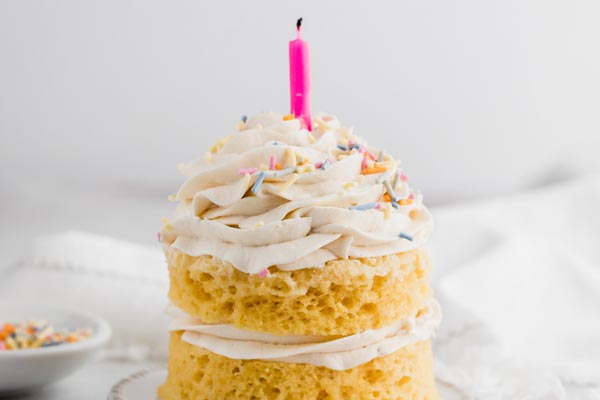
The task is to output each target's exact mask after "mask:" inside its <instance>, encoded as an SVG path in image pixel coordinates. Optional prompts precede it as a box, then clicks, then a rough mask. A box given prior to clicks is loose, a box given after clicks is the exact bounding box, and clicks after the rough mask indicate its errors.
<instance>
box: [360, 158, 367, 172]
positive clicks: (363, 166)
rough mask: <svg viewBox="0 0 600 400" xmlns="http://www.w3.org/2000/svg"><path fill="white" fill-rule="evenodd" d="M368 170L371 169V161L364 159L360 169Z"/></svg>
mask: <svg viewBox="0 0 600 400" xmlns="http://www.w3.org/2000/svg"><path fill="white" fill-rule="evenodd" d="M367 168H369V159H368V158H367V157H363V159H362V163H361V165H360V169H362V170H366V169H367Z"/></svg>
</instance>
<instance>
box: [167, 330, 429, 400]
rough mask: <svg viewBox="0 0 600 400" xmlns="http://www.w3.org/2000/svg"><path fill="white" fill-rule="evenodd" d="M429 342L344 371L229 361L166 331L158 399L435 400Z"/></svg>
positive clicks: (175, 333)
mask: <svg viewBox="0 0 600 400" xmlns="http://www.w3.org/2000/svg"><path fill="white" fill-rule="evenodd" d="M431 360H432V357H431V346H430V343H429V341H424V342H418V343H416V344H413V345H410V346H407V347H404V348H402V349H400V350H398V351H397V352H395V353H392V354H389V355H387V356H385V357H381V358H376V359H374V360H371V361H369V362H368V363H366V364H363V365H360V366H358V367H355V368H352V369H349V370H346V371H335V370H331V369H328V368H325V367H317V366H314V365H310V364H293V363H284V362H276V361H260V360H232V359H230V358H226V357H223V356H220V355H218V354H215V353H212V352H210V351H208V350H206V349H203V348H200V347H196V346H192V345H190V344H188V343H186V342H184V341H182V340H181V333H180V332H174V333H172V334H171V344H170V356H169V375H168V378H167V381H166V382H165V383H164V384H163V385H162V386H160V388H159V389H158V395H159V398H160V399H161V400H186V399H189V400H216V399H219V400H301V399H310V400H354V399H356V400H370V399H374V400H392V399H394V400H435V399H438V395H437V392H436V389H435V383H434V378H433V371H432V361H431Z"/></svg>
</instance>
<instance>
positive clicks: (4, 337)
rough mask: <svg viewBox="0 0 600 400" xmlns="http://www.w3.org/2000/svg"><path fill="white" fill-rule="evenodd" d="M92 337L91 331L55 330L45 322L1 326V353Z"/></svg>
mask: <svg viewBox="0 0 600 400" xmlns="http://www.w3.org/2000/svg"><path fill="white" fill-rule="evenodd" d="M91 335H92V331H91V330H90V329H76V330H67V329H62V330H59V331H57V330H55V329H54V327H52V326H51V325H49V324H48V323H47V322H45V321H29V322H19V323H14V324H11V323H9V322H6V323H4V324H3V325H0V351H8V350H20V349H36V348H40V347H49V346H55V345H59V344H63V343H74V342H78V341H80V340H83V339H86V338H88V337H90V336H91Z"/></svg>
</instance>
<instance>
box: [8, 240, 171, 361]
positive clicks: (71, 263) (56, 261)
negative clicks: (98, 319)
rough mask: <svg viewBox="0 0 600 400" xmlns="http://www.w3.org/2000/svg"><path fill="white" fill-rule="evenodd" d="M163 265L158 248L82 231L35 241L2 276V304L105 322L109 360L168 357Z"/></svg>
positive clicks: (165, 277)
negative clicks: (43, 307) (66, 311)
mask: <svg viewBox="0 0 600 400" xmlns="http://www.w3.org/2000/svg"><path fill="white" fill-rule="evenodd" d="M167 290H168V276H167V266H166V262H165V259H164V255H163V254H162V252H161V250H160V247H159V246H158V244H157V246H156V247H147V246H142V245H138V244H133V243H129V242H125V241H121V240H116V239H112V238H107V237H104V236H98V235H93V234H89V233H84V232H67V233H64V234H59V235H56V236H49V237H43V238H40V239H38V240H36V241H34V242H33V243H32V245H31V248H30V249H29V250H28V251H27V254H25V255H24V256H22V257H21V259H20V260H19V261H18V262H17V263H15V264H14V265H12V266H10V267H8V269H6V270H4V271H3V279H1V280H0V299H6V300H11V301H22V302H30V303H31V302H44V303H45V304H50V305H56V306H63V307H69V308H75V309H79V310H82V311H87V312H92V313H94V314H97V315H100V316H102V317H103V318H105V319H106V320H107V321H108V322H109V323H110V325H111V327H112V329H113V337H112V339H111V341H110V345H109V355H110V356H111V357H113V358H123V359H145V358H154V357H159V358H164V357H166V354H167V347H168V344H167V343H168V334H167V325H168V318H167V317H166V315H165V314H164V313H163V310H164V309H165V307H166V305H167V304H168V301H167Z"/></svg>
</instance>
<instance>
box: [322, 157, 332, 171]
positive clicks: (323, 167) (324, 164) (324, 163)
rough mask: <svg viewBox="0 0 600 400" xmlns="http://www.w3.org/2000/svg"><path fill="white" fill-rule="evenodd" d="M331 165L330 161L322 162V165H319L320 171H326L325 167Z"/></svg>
mask: <svg viewBox="0 0 600 400" xmlns="http://www.w3.org/2000/svg"><path fill="white" fill-rule="evenodd" d="M330 163H331V161H329V159H327V160H325V161H323V164H322V165H321V169H322V170H326V169H327V167H329V164H330Z"/></svg>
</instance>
